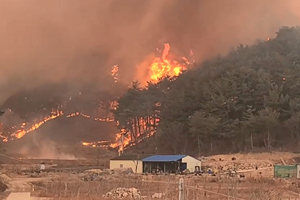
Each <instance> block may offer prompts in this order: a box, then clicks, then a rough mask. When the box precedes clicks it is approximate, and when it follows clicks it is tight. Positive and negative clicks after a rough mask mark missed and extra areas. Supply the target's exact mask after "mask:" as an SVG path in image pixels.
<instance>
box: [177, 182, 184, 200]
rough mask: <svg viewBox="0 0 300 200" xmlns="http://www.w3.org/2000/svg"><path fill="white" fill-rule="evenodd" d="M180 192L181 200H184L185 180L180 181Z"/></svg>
mask: <svg viewBox="0 0 300 200" xmlns="http://www.w3.org/2000/svg"><path fill="white" fill-rule="evenodd" d="M178 191H179V200H184V181H183V178H180V179H179V185H178Z"/></svg>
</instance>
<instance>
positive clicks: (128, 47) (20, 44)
mask: <svg viewBox="0 0 300 200" xmlns="http://www.w3.org/2000/svg"><path fill="white" fill-rule="evenodd" d="M299 8H300V2H299V1H298V0H286V1H282V0H264V1H261V0H251V1H246V0H213V1H211V0H184V1H183V0H182V1H179V0H143V1H139V0H126V1H122V0H84V1H83V0H56V1H53V0H42V1H41V0H26V1H25V0H1V1H0V93H1V94H0V103H2V102H3V101H5V100H6V99H7V98H8V97H9V96H10V95H12V94H14V93H16V92H19V91H21V90H23V89H28V88H34V87H36V86H40V85H42V84H44V83H47V82H60V81H66V80H68V79H70V80H75V82H76V84H75V85H74V87H78V85H81V84H85V83H87V82H89V83H90V82H93V83H95V84H96V85H100V86H101V85H102V86H103V85H105V83H106V79H105V76H107V73H109V71H110V68H111V67H112V66H113V65H115V64H118V65H119V69H120V71H119V77H120V79H122V80H123V81H125V82H126V81H127V82H128V81H131V80H133V79H134V78H135V74H136V65H137V64H138V63H140V62H142V61H143V59H145V58H146V57H147V55H149V54H151V53H152V52H154V51H155V49H156V48H157V47H158V46H159V45H161V44H162V43H164V42H169V43H170V45H171V48H172V49H173V50H174V51H178V52H180V53H182V54H185V53H187V52H188V51H189V50H193V51H194V55H195V60H196V61H198V62H201V61H203V60H204V59H206V58H210V57H212V56H214V55H216V54H219V53H226V52H227V51H228V50H229V49H230V48H231V47H234V46H236V45H238V44H240V43H243V44H251V43H253V42H254V41H255V40H256V39H259V38H262V39H264V38H267V37H274V35H275V32H276V30H278V28H280V27H281V26H294V25H298V24H299V23H300V14H299V13H298V10H299Z"/></svg>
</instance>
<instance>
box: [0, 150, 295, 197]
mask: <svg viewBox="0 0 300 200" xmlns="http://www.w3.org/2000/svg"><path fill="white" fill-rule="evenodd" d="M299 156H300V154H293V153H256V154H231V155H216V156H211V157H205V158H201V159H202V160H203V162H202V165H203V169H206V168H208V167H209V168H212V169H217V172H218V173H217V174H216V176H212V175H209V174H203V175H202V176H195V175H192V174H191V175H171V174H168V175H141V174H139V175H138V174H133V173H129V172H128V171H124V170H121V169H116V170H109V169H106V168H107V164H104V163H107V160H102V161H101V162H98V163H99V165H101V166H98V167H97V169H92V170H91V169H89V168H93V167H94V168H96V166H95V165H94V161H90V164H91V165H89V162H88V161H84V164H83V163H80V162H79V161H77V162H72V161H65V163H64V162H63V163H64V164H62V163H61V164H60V165H56V166H55V160H53V161H52V164H53V165H54V166H52V168H53V169H54V168H55V170H48V169H50V168H51V167H49V168H48V169H47V170H45V171H44V172H37V171H36V170H34V169H35V168H36V167H37V164H32V165H31V166H30V165H29V164H25V163H24V164H19V165H2V168H1V173H2V174H1V175H0V180H1V181H2V182H3V184H6V185H7V186H8V189H7V190H6V192H3V193H2V194H3V196H5V195H4V194H7V193H8V192H12V191H13V192H19V191H30V192H31V196H32V197H49V198H53V199H70V200H73V199H74V200H75V199H76V200H78V199H80V200H88V199H89V200H92V199H95V200H96V199H97V200H98V199H130V198H131V199H132V198H133V199H154V198H156V199H178V182H179V179H180V178H183V180H184V191H185V198H186V199H208V200H214V199H235V200H239V199H251V200H252V199H253V200H254V199H255V200H266V199H274V200H275V199H276V200H277V199H300V180H298V179H278V178H273V165H274V164H295V163H297V158H299ZM60 162H62V161H60ZM36 163H38V162H36ZM100 163H101V164H100ZM70 164H73V166H70ZM24 166H26V167H24ZM58 166H61V167H58ZM65 166H70V167H72V168H69V169H67V168H65V170H62V167H65ZM28 168H29V169H31V170H28ZM232 169H234V170H236V171H237V174H236V175H234V176H229V175H228V173H226V172H227V171H228V170H232ZM241 174H243V176H240V175H241Z"/></svg>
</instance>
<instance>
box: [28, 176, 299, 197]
mask: <svg viewBox="0 0 300 200" xmlns="http://www.w3.org/2000/svg"><path fill="white" fill-rule="evenodd" d="M182 178H184V181H185V196H186V199H209V200H215V199H236V200H238V199H247V200H248V199H251V200H252V199H253V200H254V199H255V200H266V199H274V200H275V199H276V200H277V199H295V197H297V198H299V195H297V193H298V192H300V190H299V189H298V187H297V185H298V184H295V185H294V186H292V184H288V183H287V181H282V180H280V179H270V178H248V179H246V180H243V181H241V180H239V179H238V178H222V179H221V178H219V177H194V176H191V177H188V176H185V177H183V176H182ZM178 179H179V176H175V175H174V176H171V175H169V176H163V175H162V176H120V177H118V176H107V177H106V178H105V179H103V180H101V181H91V182H83V181H81V180H80V179H79V178H78V177H76V176H71V175H67V174H63V175H62V176H61V177H60V178H59V179H57V180H54V181H52V182H41V183H36V184H35V192H34V193H33V194H34V195H36V196H43V197H53V198H54V199H70V200H75V199H76V200H77V199H80V200H94V199H95V200H96V199H97V200H99V199H105V198H103V197H102V195H103V194H106V193H107V192H108V191H110V190H112V189H114V188H117V187H126V188H131V187H135V188H138V189H140V191H141V194H142V196H147V198H146V199H151V196H152V195H153V194H154V193H157V192H162V193H164V194H165V196H164V198H163V199H178V189H177V188H178Z"/></svg>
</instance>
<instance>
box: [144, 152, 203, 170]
mask: <svg viewBox="0 0 300 200" xmlns="http://www.w3.org/2000/svg"><path fill="white" fill-rule="evenodd" d="M142 161H143V172H144V173H151V172H152V171H153V170H160V171H163V172H168V173H175V172H177V171H184V170H189V171H190V172H194V171H195V167H196V166H199V167H200V168H201V161H200V160H198V159H196V158H194V157H192V156H188V155H153V156H149V157H146V158H144V159H143V160H142Z"/></svg>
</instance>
